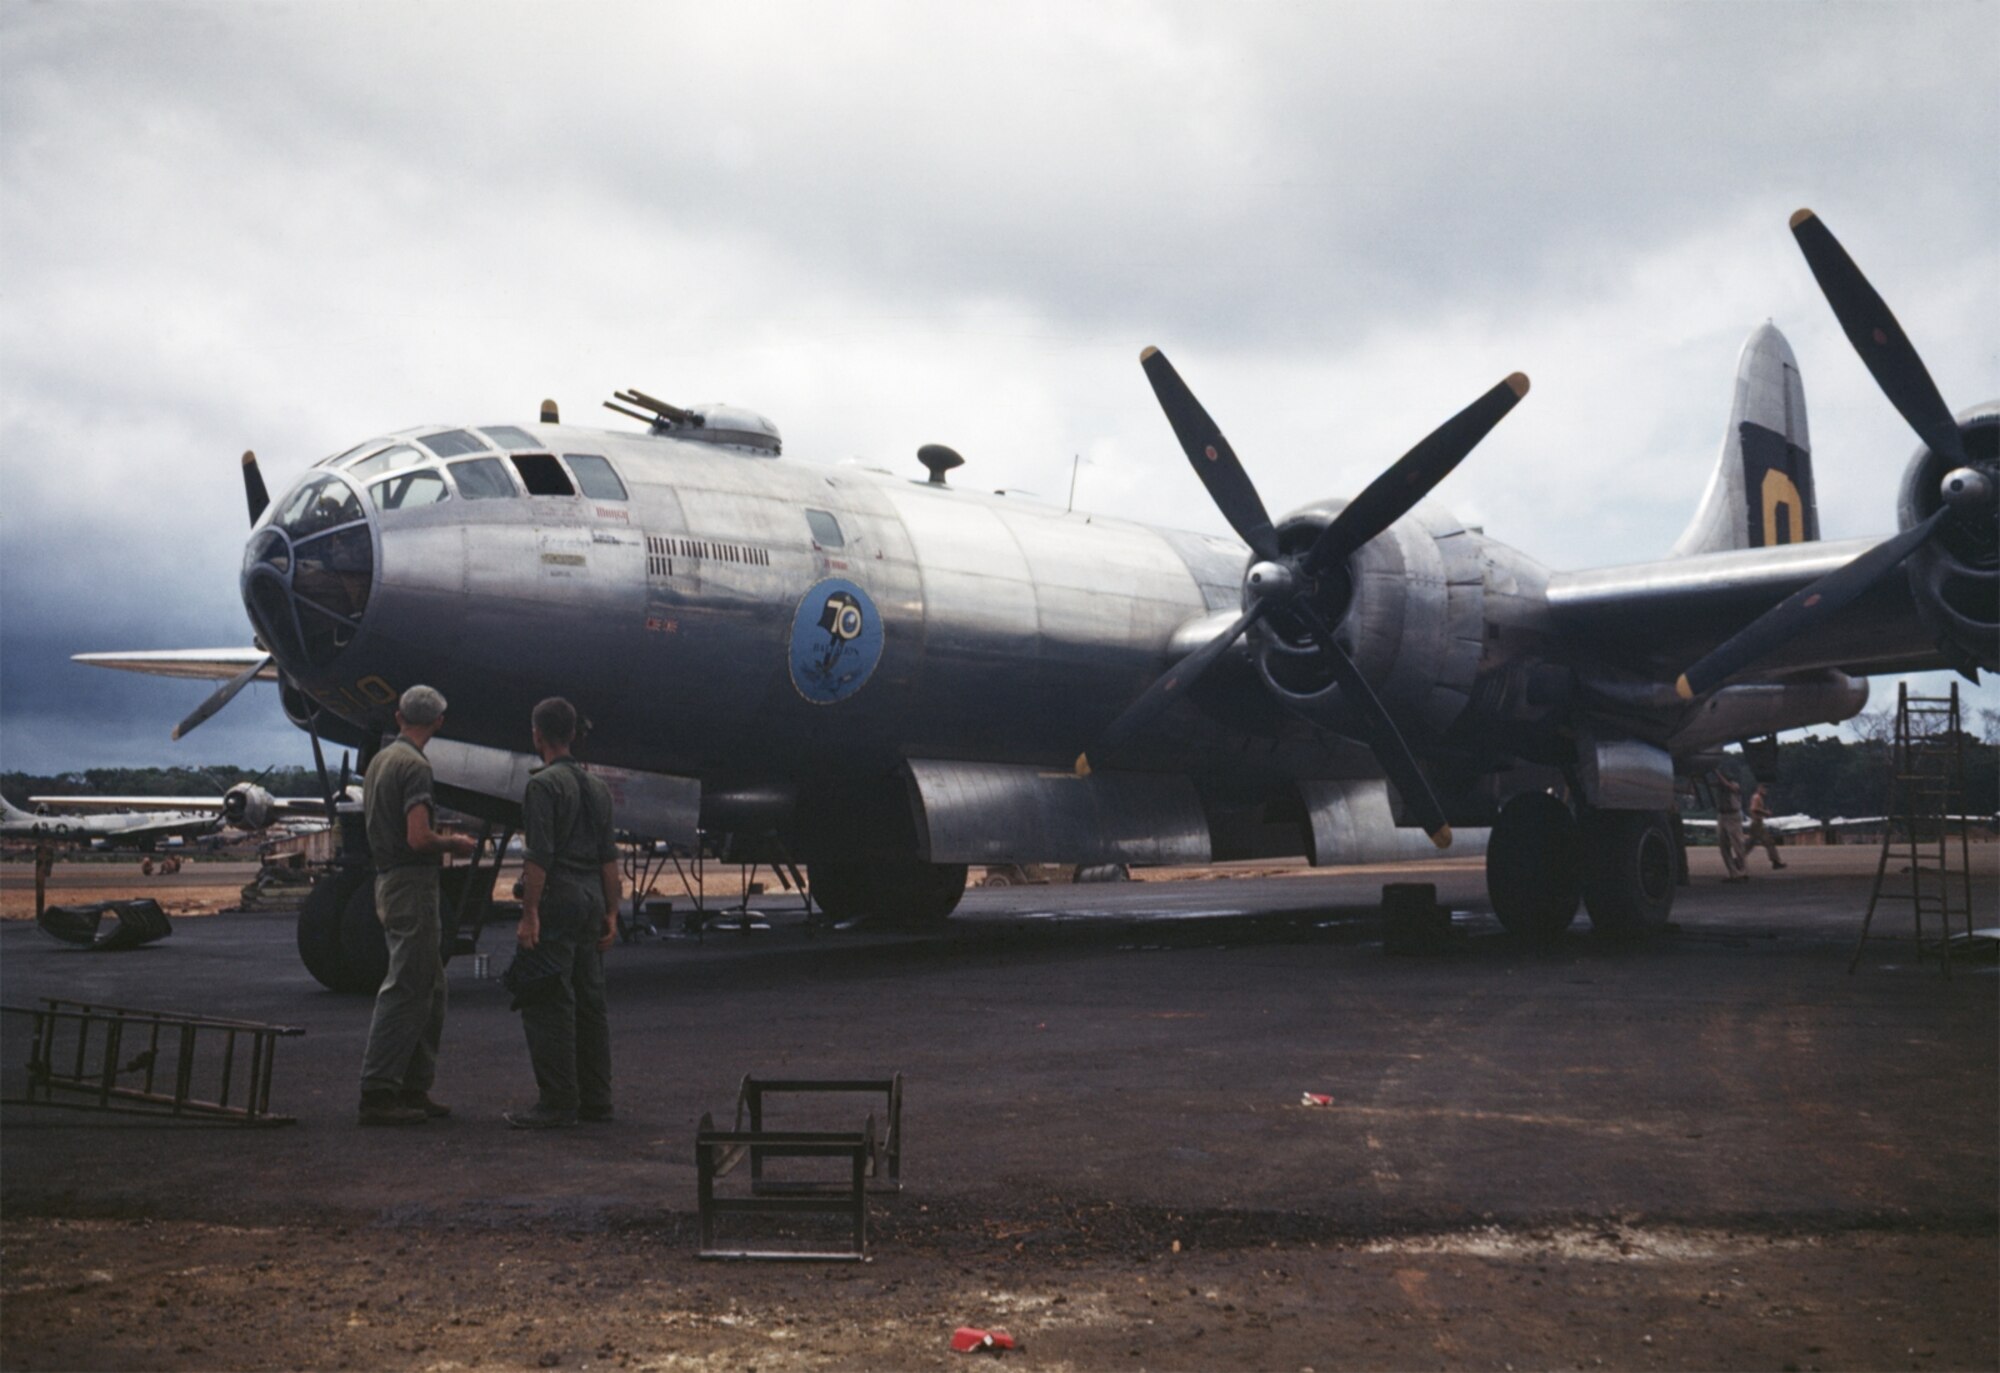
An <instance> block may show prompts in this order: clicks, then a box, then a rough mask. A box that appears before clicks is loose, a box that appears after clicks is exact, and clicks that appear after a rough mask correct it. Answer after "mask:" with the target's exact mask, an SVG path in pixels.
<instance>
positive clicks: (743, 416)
mask: <svg viewBox="0 0 2000 1373" xmlns="http://www.w3.org/2000/svg"><path fill="white" fill-rule="evenodd" d="M614 394H615V395H616V396H617V398H618V400H619V401H623V402H624V404H623V405H620V404H618V403H616V402H614V401H606V402H604V408H605V409H607V410H616V411H617V412H618V413H619V414H621V415H629V416H630V417H631V418H633V419H635V420H644V421H645V422H646V423H647V424H648V425H650V426H651V427H652V432H653V433H655V434H663V435H666V436H667V437H669V438H676V439H685V440H688V441H691V442H694V443H712V444H714V445H715V446H716V447H718V448H733V449H735V450H736V451H737V452H739V453H753V454H755V455H757V456H758V457H766V458H775V457H777V456H778V455H779V454H780V453H781V452H783V451H784V440H783V438H782V437H781V436H780V435H779V433H778V426H777V425H775V424H773V423H771V421H769V420H768V419H765V418H764V417H763V416H762V415H760V414H758V413H757V412H756V411H754V410H745V409H743V408H741V407H740V406H735V405H722V404H719V403H718V404H712V405H691V406H688V407H687V408H685V409H683V408H682V407H680V406H678V405H669V404H667V403H666V402H665V401H662V400H655V399H653V398H652V397H651V396H649V395H647V394H646V393H645V392H644V391H636V390H629V389H628V390H624V391H618V392H615V393H614ZM628 406H637V407H639V409H637V410H633V409H628V408H627V407H628ZM641 411H644V412H645V413H643V414H642V413H640V412H641Z"/></svg>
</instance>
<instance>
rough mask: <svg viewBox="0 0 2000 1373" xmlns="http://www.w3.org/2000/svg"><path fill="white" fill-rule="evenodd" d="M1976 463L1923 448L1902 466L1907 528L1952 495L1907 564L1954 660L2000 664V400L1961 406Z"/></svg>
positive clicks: (1901, 519) (1920, 603) (1902, 512)
mask: <svg viewBox="0 0 2000 1373" xmlns="http://www.w3.org/2000/svg"><path fill="white" fill-rule="evenodd" d="M1955 418H1956V419H1957V421H1958V432H1959V436H1960V439H1961V441H1962V442H1963V443H1964V445H1965V450H1966V456H1967V458H1968V459H1970V462H1971V466H1970V468H1969V469H1965V468H1959V467H1957V465H1956V464H1955V462H1954V461H1953V460H1951V459H1949V458H1946V457H1945V456H1943V455H1941V454H1939V453H1935V452H1933V451H1932V450H1931V449H1929V448H1927V447H1926V448H1919V449H1918V450H1917V452H1916V454H1915V456H1913V457H1912V458H1911V459H1910V463H1909V466H1908V467H1907V468H1905V469H1904V472H1903V484H1902V490H1901V493H1900V496H1899V498H1898V500H1897V508H1896V514H1897V520H1898V523H1899V524H1900V526H1901V527H1902V528H1904V529H1908V528H1910V527H1911V526H1913V525H1917V524H1921V523H1922V522H1923V521H1925V520H1926V519H1929V518H1930V517H1931V516H1932V515H1933V514H1935V513H1936V512H1937V511H1938V510H1939V509H1940V508H1941V507H1942V506H1944V505H1945V504H1946V503H1947V502H1949V503H1950V504H1952V505H1953V506H1954V507H1955V508H1954V511H1953V513H1952V514H1951V516H1950V517H1948V518H1947V519H1946V520H1945V522H1944V524H1943V525H1942V526H1941V527H1940V528H1939V529H1938V531H1937V533H1936V534H1935V535H1933V536H1932V537H1931V538H1930V539H1929V540H1928V541H1927V542H1926V543H1925V544H1924V545H1923V546H1922V547H1920V548H1918V549H1917V550H1916V551H1915V552H1914V553H1913V554H1911V555H1910V559H1909V561H1908V562H1907V563H1906V564H1905V565H1904V566H1905V573H1906V575H1907V576H1908V577H1909V579H1910V591H1911V594H1912V597H1913V598H1914V600H1915V602H1916V606H1917V614H1918V616H1919V618H1921V619H1922V620H1923V622H1924V626H1925V627H1926V628H1927V629H1929V630H1930V631H1931V633H1932V634H1933V635H1934V636H1936V639H1937V644H1938V648H1939V650H1940V651H1941V652H1943V653H1944V654H1945V656H1946V657H1947V658H1948V659H1949V660H1950V661H1951V665H1952V666H1953V667H1955V668H1957V669H1959V670H1960V671H1961V672H1966V673H1967V674H1968V675H1969V674H1970V672H1971V670H1972V669H1973V668H1975V667H1983V668H1985V669H1986V670H1987V671H1988V672H1996V671H2000V512H1996V507H1995V493H1996V491H2000V402H1995V401H1989V402H1988V403H1986V404H1984V405H1979V406H1974V407H1973V408H1972V409H1970V410H1966V411H1962V412H1960V413H1959V414H1958V415H1957V416H1955Z"/></svg>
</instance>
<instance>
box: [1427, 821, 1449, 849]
mask: <svg viewBox="0 0 2000 1373" xmlns="http://www.w3.org/2000/svg"><path fill="white" fill-rule="evenodd" d="M1431 842H1432V843H1433V844H1436V845H1437V846H1438V847H1439V848H1441V849H1448V848H1450V847H1451V826H1450V825H1444V826H1441V827H1439V829H1438V832H1437V833H1436V834H1433V835H1432V836H1431Z"/></svg>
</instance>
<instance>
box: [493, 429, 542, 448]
mask: <svg viewBox="0 0 2000 1373" xmlns="http://www.w3.org/2000/svg"><path fill="white" fill-rule="evenodd" d="M480 432H481V433H483V434H485V435H486V437H487V438H489V439H491V440H493V442H494V444H495V445H496V446H498V447H501V448H540V447H541V446H542V441H541V440H540V439H538V438H536V437H535V436H534V435H533V434H530V433H529V432H527V430H525V429H516V428H515V427H514V426H513V425H511V424H489V425H487V426H486V428H484V429H482V430H481V431H480Z"/></svg>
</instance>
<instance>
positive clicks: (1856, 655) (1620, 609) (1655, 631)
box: [1548, 539, 1950, 682]
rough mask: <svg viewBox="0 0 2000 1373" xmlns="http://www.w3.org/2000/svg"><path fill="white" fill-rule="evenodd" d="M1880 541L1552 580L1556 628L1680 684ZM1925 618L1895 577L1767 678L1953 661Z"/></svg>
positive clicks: (1766, 668) (1699, 558) (1780, 660)
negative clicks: (1734, 639) (1763, 618)
mask: <svg viewBox="0 0 2000 1373" xmlns="http://www.w3.org/2000/svg"><path fill="white" fill-rule="evenodd" d="M1878 542H1879V540H1876V539H1843V540H1841V541H1840V542H1838V543H1800V544H1790V545H1786V546H1783V547H1777V548H1749V549H1739V550H1732V551H1730V552H1725V553H1707V554H1697V555H1695V556H1692V557H1680V558H1669V559H1665V560H1663V561H1660V562H1652V563H1636V564H1632V565H1629V566H1624V567H1606V568H1595V569H1592V570H1590V571H1587V572H1557V573H1553V574H1551V575H1550V577H1549V587H1548V606H1549V615H1550V619H1551V622H1552V624H1553V627H1554V628H1556V629H1557V630H1558V631H1560V632H1561V633H1562V634H1563V635H1564V636H1566V637H1567V636H1575V637H1576V638H1578V639H1580V640H1582V641H1584V642H1587V643H1589V644H1590V645H1591V647H1592V649H1593V650H1594V651H1595V652H1596V653H1598V654H1601V655H1602V656H1603V657H1604V658H1605V659H1607V660H1609V661H1611V662H1613V663H1616V664H1618V665H1619V666H1621V667H1625V668H1628V669H1630V670H1631V671H1633V672H1637V673H1641V674H1644V675H1647V676H1651V677H1654V678H1656V679H1657V680H1660V681H1668V682H1670V681H1672V680H1673V679H1674V677H1675V675H1676V674H1678V673H1679V672H1681V671H1682V670H1683V669H1684V668H1685V667H1686V666H1687V665H1688V664H1689V663H1692V662H1694V661H1696V660H1697V659H1699V658H1700V657H1701V656H1702V655H1703V654H1704V653H1706V652H1708V651H1709V650H1710V649H1712V648H1714V647H1715V646H1716V645H1717V644H1720V643H1722V642H1723V641H1724V640H1725V639H1727V638H1729V636H1730V635H1732V634H1734V633H1736V632H1737V631H1738V630H1740V629H1742V628H1743V627H1744V626H1745V625H1747V624H1749V623H1750V622H1751V621H1752V620H1754V619H1756V618H1757V617H1758V616H1759V615H1761V614H1763V613H1764V612H1765V611H1766V610H1769V609H1770V608H1771V607H1772V606H1774V605H1776V604H1777V603H1778V602H1779V601H1782V600H1784V599H1785V597H1787V596H1789V595H1791V594H1792V593H1793V592H1795V591H1797V590H1799V589H1800V588H1801V587H1804V586H1808V585H1810V584H1811V583H1813V582H1815V581H1817V580H1818V579H1819V578H1821V577H1823V576H1825V575H1827V574H1828V573H1829V572H1832V571H1834V570H1835V569H1837V568H1839V567H1841V566H1843V565H1845V564H1846V563H1848V562H1850V561H1852V560H1853V559H1854V558H1857V557H1859V556H1860V555H1861V554H1863V553H1865V552H1867V551H1868V550H1869V549H1871V548H1873V547H1874V546H1875V545H1876V544H1877V543H1878ZM1949 666H1950V664H1948V663H1947V662H1945V661H1944V658H1943V656H1942V655H1941V654H1939V652H1938V650H1937V645H1936V643H1935V642H1934V641H1933V639H1932V638H1931V636H1930V634H1929V632H1928V631H1926V630H1925V629H1924V627H1923V624H1922V623H1921V622H1920V621H1919V620H1918V618H1917V615H1916V611H1915V605H1914V601H1913V599H1912V597H1911V595H1910V589H1909V582H1908V579H1907V578H1904V577H1890V578H1888V579H1887V580H1885V581H1884V582H1882V583H1881V584H1880V585H1878V586H1876V587H1875V588H1874V589H1873V590H1871V591H1869V592H1868V593H1867V594H1865V595H1863V596H1862V597H1861V598H1860V599H1858V600H1857V601H1855V602H1854V604H1853V605H1851V606H1849V607H1847V609H1846V610H1845V612H1843V613H1842V614H1839V615H1837V616H1835V617H1834V618H1833V619H1832V620H1831V621H1829V622H1828V623H1827V624H1825V625H1823V626H1821V627H1820V628H1818V629H1816V630H1814V631H1812V632H1810V633H1807V634H1804V635H1801V636H1800V637H1799V638H1797V639H1795V640H1793V641H1791V642H1789V643H1787V644H1786V645H1785V646H1784V647H1783V648H1782V649H1781V650H1780V651H1779V652H1777V653H1775V654H1773V655H1772V656H1771V658H1770V659H1768V660H1767V661H1763V662H1760V663H1759V664H1758V671H1757V675H1758V676H1766V675H1769V676H1779V675H1783V674H1786V673H1792V672H1801V671H1809V670H1814V669H1819V668H1829V667H1830V668H1839V669H1841V670H1842V671H1845V672H1849V673H1852V674H1856V675H1863V674H1867V673H1874V672H1914V671H1921V670H1925V669H1928V668H1942V667H1949Z"/></svg>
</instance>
